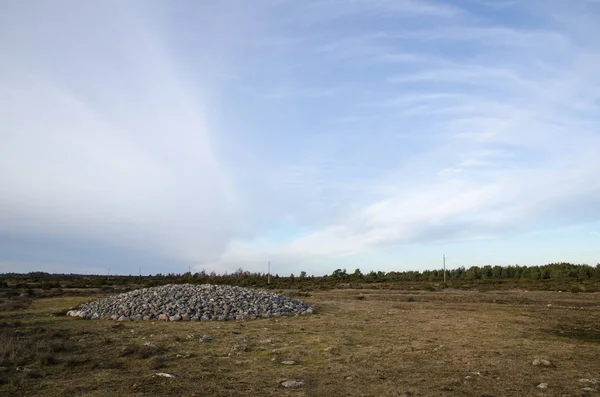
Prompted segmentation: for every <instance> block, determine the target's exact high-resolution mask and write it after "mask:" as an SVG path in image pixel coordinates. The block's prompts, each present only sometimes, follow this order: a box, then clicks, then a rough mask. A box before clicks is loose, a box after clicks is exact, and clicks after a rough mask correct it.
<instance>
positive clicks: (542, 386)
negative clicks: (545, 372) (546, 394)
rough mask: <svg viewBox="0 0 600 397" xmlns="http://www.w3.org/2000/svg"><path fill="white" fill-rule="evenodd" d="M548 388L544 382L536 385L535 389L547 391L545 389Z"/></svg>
mask: <svg viewBox="0 0 600 397" xmlns="http://www.w3.org/2000/svg"><path fill="white" fill-rule="evenodd" d="M548 386H549V385H548V384H547V383H546V382H542V383H540V384H539V385H537V386H536V387H537V388H538V389H547V388H548Z"/></svg>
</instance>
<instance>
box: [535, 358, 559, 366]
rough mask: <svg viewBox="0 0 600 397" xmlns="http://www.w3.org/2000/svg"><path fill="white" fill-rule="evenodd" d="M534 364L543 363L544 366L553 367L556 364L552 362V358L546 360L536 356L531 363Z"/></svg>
mask: <svg viewBox="0 0 600 397" xmlns="http://www.w3.org/2000/svg"><path fill="white" fill-rule="evenodd" d="M531 364H532V365H535V366H536V367H538V366H540V365H542V366H544V367H553V366H554V364H553V363H552V361H550V360H546V359H543V358H536V359H535V360H533V362H532V363H531Z"/></svg>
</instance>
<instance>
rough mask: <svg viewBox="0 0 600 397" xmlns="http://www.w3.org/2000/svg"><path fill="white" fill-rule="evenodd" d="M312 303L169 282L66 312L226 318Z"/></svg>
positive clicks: (299, 310)
mask: <svg viewBox="0 0 600 397" xmlns="http://www.w3.org/2000/svg"><path fill="white" fill-rule="evenodd" d="M313 311H314V308H313V307H312V305H310V304H307V303H304V302H302V301H300V300H297V299H292V298H288V297H286V296H283V295H278V294H275V293H272V292H267V291H261V290H253V289H249V288H242V287H236V286H229V285H210V284H203V285H193V284H173V285H171V284H169V285H164V286H160V287H153V288H143V289H138V290H134V291H130V292H126V293H123V294H119V295H114V296H110V297H108V298H105V299H100V300H97V301H94V302H90V303H85V304H83V305H81V306H79V307H78V308H76V309H74V310H70V311H68V312H67V316H71V317H80V318H86V319H93V320H95V319H112V320H118V321H136V320H146V321H154V320H163V321H213V320H219V321H227V320H245V319H254V318H269V317H279V316H295V315H307V314H312V313H313Z"/></svg>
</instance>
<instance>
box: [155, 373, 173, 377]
mask: <svg viewBox="0 0 600 397" xmlns="http://www.w3.org/2000/svg"><path fill="white" fill-rule="evenodd" d="M156 376H162V377H163V378H175V375H174V374H168V373H166V372H157V373H156Z"/></svg>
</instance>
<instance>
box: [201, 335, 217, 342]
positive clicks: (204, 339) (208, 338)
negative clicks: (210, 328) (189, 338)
mask: <svg viewBox="0 0 600 397" xmlns="http://www.w3.org/2000/svg"><path fill="white" fill-rule="evenodd" d="M214 339H215V337H214V336H211V335H202V336H201V337H200V342H210V341H212V340H214Z"/></svg>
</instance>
